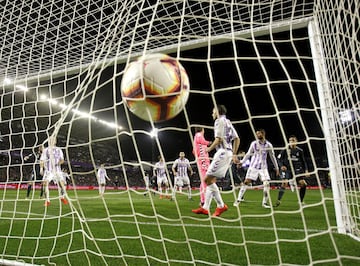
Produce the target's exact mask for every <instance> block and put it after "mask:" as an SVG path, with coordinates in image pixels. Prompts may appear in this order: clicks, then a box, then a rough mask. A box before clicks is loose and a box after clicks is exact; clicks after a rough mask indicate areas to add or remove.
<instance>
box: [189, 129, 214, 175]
mask: <svg viewBox="0 0 360 266" xmlns="http://www.w3.org/2000/svg"><path fill="white" fill-rule="evenodd" d="M209 143H210V141H208V140H206V139H205V138H204V135H203V134H202V133H201V132H197V133H196V134H195V136H194V148H193V153H194V156H195V158H196V159H197V163H198V168H199V171H200V172H202V174H203V175H204V176H205V173H206V170H207V168H208V167H209V164H210V159H209V153H208V152H207V151H206V148H207V146H208V145H209Z"/></svg>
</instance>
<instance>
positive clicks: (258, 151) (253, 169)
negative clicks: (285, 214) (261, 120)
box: [234, 129, 279, 208]
mask: <svg viewBox="0 0 360 266" xmlns="http://www.w3.org/2000/svg"><path fill="white" fill-rule="evenodd" d="M255 134H256V138H257V139H256V140H254V141H253V142H251V144H250V147H249V150H248V152H247V153H246V154H245V156H244V158H243V159H242V160H241V161H240V164H242V163H243V162H246V160H248V159H249V158H250V157H251V160H250V165H249V169H248V170H247V172H246V176H245V181H244V183H243V185H242V186H241V188H240V191H239V195H238V198H237V200H236V201H235V202H234V206H235V207H236V206H239V203H240V202H241V201H242V198H243V196H244V194H245V192H246V189H247V187H248V185H249V184H251V182H252V181H256V180H257V179H258V178H259V177H260V180H261V181H262V182H263V185H264V188H263V200H262V206H263V207H264V208H271V207H270V205H269V204H268V200H269V191H270V184H269V180H270V175H269V170H268V164H267V156H269V157H270V159H271V161H272V163H273V164H274V167H275V171H276V175H277V176H278V175H279V166H278V163H277V160H276V157H275V153H274V148H273V145H272V144H271V143H270V142H269V141H268V140H267V139H266V138H265V135H266V133H265V130H264V129H259V130H257V131H256V132H255Z"/></svg>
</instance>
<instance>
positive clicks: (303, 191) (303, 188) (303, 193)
mask: <svg viewBox="0 0 360 266" xmlns="http://www.w3.org/2000/svg"><path fill="white" fill-rule="evenodd" d="M305 193H306V186H302V187H301V188H300V202H303V200H304V197H305Z"/></svg>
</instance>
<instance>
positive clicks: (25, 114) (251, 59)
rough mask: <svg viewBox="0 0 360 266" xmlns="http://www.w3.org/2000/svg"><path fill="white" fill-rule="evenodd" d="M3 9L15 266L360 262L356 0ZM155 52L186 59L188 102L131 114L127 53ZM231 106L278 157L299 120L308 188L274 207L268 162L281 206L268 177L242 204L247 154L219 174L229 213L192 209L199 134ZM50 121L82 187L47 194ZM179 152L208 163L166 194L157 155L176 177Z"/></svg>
mask: <svg viewBox="0 0 360 266" xmlns="http://www.w3.org/2000/svg"><path fill="white" fill-rule="evenodd" d="M0 10H1V12H0V14H1V15H0V16H1V17H0V19H1V20H0V21H1V36H2V37H1V39H0V40H1V44H2V45H1V47H0V66H1V67H0V84H1V85H0V86H1V87H0V88H1V97H0V100H1V111H0V132H1V134H0V145H1V146H0V159H1V164H0V199H1V200H0V224H1V226H0V250H1V256H0V264H5V265H26V264H29V265H33V264H38V265H67V264H68V265H73V264H74V265H75V264H80V265H86V264H88V265H184V264H189V265H194V264H196V265H309V264H311V265H313V264H323V265H325V264H336V265H343V264H344V265H348V264H358V263H360V256H359V249H360V241H359V240H360V231H359V230H360V177H359V176H360V171H359V163H360V148H359V147H360V145H359V144H360V143H359V142H360V138H359V135H360V134H359V114H360V106H359V77H360V73H359V62H360V58H359V57H360V56H359V55H360V43H359V38H358V36H359V22H360V17H359V10H360V6H359V2H358V1H357V0H348V1H345V0H338V1H332V0H330V1H321V0H313V1H306V0H298V1H290V0H273V1H270V0H268V1H245V0H244V1H243V0H241V1H220V0H201V1H200V0H199V1H184V0H175V1H174V0H172V1H166V0H157V1H148V0H141V1H130V0H124V1H110V0H91V1H59V0H54V1H48V2H47V1H40V2H39V1H5V2H4V3H3V4H2V5H1V7H0ZM151 53H165V54H168V55H171V56H172V57H174V58H176V59H177V60H179V62H181V64H182V65H183V66H184V68H185V69H186V72H187V74H188V76H189V80H190V96H189V99H188V102H187V104H186V106H185V108H184V110H183V111H182V112H181V113H180V114H179V115H177V116H176V117H175V118H173V119H171V120H168V121H163V122H159V123H155V122H153V121H150V122H147V121H144V120H142V119H140V118H138V117H137V116H135V115H134V114H133V113H131V112H130V111H129V110H128V109H127V107H126V105H125V104H124V101H123V99H122V97H121V92H120V86H121V80H122V76H123V74H124V69H125V67H126V66H127V65H128V64H129V63H130V62H131V61H133V60H135V58H137V57H139V56H142V55H146V54H151ZM218 104H224V105H225V106H226V108H227V117H228V118H229V119H230V120H231V121H232V123H233V125H234V127H235V129H236V130H237V132H238V134H239V136H240V138H241V144H240V151H239V156H240V155H241V154H243V152H244V153H245V152H246V151H247V150H248V148H249V146H250V143H251V142H252V141H253V140H255V138H256V135H255V131H256V129H259V128H263V129H265V131H266V138H267V139H268V140H269V141H270V142H271V143H272V145H273V147H274V152H275V155H276V156H278V154H280V152H281V151H283V150H285V149H287V147H288V144H289V143H288V139H289V136H291V135H296V137H297V139H298V146H299V147H300V148H301V149H302V150H303V151H304V154H305V159H306V162H307V165H308V170H309V176H306V178H305V180H306V182H307V189H306V193H305V197H304V202H303V203H301V202H300V201H301V200H300V197H301V193H303V192H300V187H298V188H297V189H295V191H294V192H292V191H291V190H290V189H289V187H287V188H286V189H285V193H284V195H283V198H282V200H281V204H280V205H279V206H278V207H276V206H275V205H276V204H275V203H276V201H277V197H278V194H279V191H280V189H279V188H280V185H281V179H280V177H278V176H276V174H275V171H274V167H273V166H272V165H271V163H269V173H270V176H271V181H270V185H271V190H270V200H269V204H270V208H269V209H265V208H263V207H262V205H261V199H262V195H263V194H262V189H263V188H262V185H261V184H259V183H258V182H253V184H252V186H251V187H250V188H249V189H248V191H247V192H246V194H245V198H244V202H241V204H240V205H239V206H238V207H235V206H233V202H234V201H235V200H236V199H237V196H238V191H239V187H240V186H241V183H242V181H243V180H244V175H245V173H246V166H245V165H244V166H243V167H238V166H237V165H232V166H231V167H230V168H229V171H228V174H227V175H226V176H224V177H223V178H220V179H218V180H217V182H218V186H219V187H220V188H221V189H222V191H221V195H222V197H223V199H224V201H225V203H226V204H227V205H228V206H229V209H228V211H227V212H225V213H223V214H222V215H221V216H220V217H210V216H205V215H197V214H194V213H192V211H191V210H192V209H195V208H197V207H198V206H199V198H200V197H199V195H200V191H199V185H200V178H199V173H198V169H197V167H196V160H195V158H194V155H193V154H192V149H193V147H192V143H193V136H194V134H195V128H196V127H203V128H204V129H205V138H206V139H208V140H211V141H212V140H213V134H214V133H213V126H214V121H213V119H212V116H211V113H212V109H213V107H214V106H215V105H218ZM154 132H155V133H154ZM51 136H55V137H56V139H57V146H58V147H59V148H61V150H62V152H63V154H64V161H65V162H64V164H63V165H62V168H63V169H64V171H66V172H67V173H68V176H69V179H67V180H66V183H67V184H66V199H67V200H68V203H67V204H64V203H63V202H61V200H60V199H61V195H62V194H63V193H64V191H62V190H61V189H60V188H59V186H58V184H57V183H54V182H51V183H50V184H49V193H48V194H49V195H50V202H51V204H50V205H49V206H47V207H45V206H44V203H45V200H44V198H43V196H44V194H41V188H42V176H41V175H39V174H38V167H39V157H38V155H39V153H38V150H39V147H40V146H42V145H44V147H47V146H48V141H49V138H50V137H51ZM180 152H184V153H185V155H186V158H188V159H189V161H190V163H191V166H192V169H193V170H194V174H193V175H192V176H191V177H190V178H191V186H192V190H191V199H192V200H189V199H188V194H187V193H188V191H187V190H186V189H185V188H184V189H183V190H182V191H177V192H176V193H175V195H176V196H175V197H172V198H171V200H169V199H167V198H162V199H161V198H160V196H161V195H160V194H159V191H158V189H157V188H156V182H155V181H154V178H153V169H154V167H155V164H156V162H157V161H158V156H161V157H163V158H164V160H165V163H166V166H167V169H166V173H167V177H168V179H169V181H170V190H171V189H172V188H173V181H174V176H173V172H172V169H171V168H172V166H173V163H174V161H175V160H176V159H177V158H178V157H179V153H180ZM212 155H213V154H212V153H211V154H210V156H212ZM102 164H103V165H104V167H105V170H106V171H107V175H108V177H109V180H106V187H105V193H104V194H103V195H101V190H100V189H101V186H99V184H98V181H97V177H96V176H97V172H98V169H99V168H100V166H101V165H102ZM34 173H35V174H34ZM146 176H148V177H149V183H150V184H149V188H148V189H147V187H146V182H145V177H146ZM99 192H100V193H99ZM215 207H216V206H215V203H214V202H212V205H211V213H213V211H214V209H215Z"/></svg>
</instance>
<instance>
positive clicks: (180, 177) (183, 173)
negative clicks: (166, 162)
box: [172, 151, 193, 200]
mask: <svg viewBox="0 0 360 266" xmlns="http://www.w3.org/2000/svg"><path fill="white" fill-rule="evenodd" d="M172 171H173V174H174V189H173V193H172V198H175V196H176V190H177V188H179V192H182V188H183V187H184V186H186V187H187V188H188V199H189V200H191V199H192V198H191V185H190V179H189V175H188V171H189V172H190V176H192V175H193V170H192V168H191V165H190V162H189V160H188V159H187V158H185V153H184V152H183V151H182V152H180V153H179V158H177V159H176V160H175V161H174V164H173V166H172Z"/></svg>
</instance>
